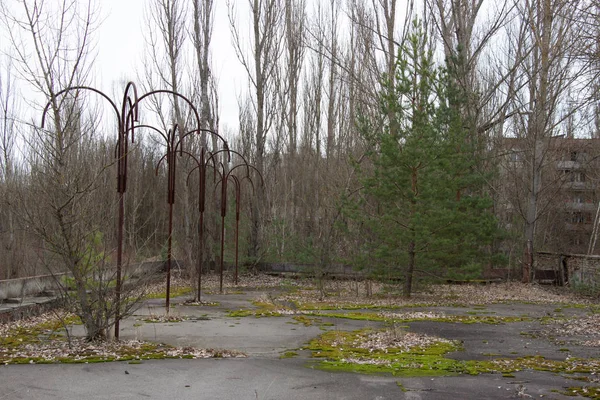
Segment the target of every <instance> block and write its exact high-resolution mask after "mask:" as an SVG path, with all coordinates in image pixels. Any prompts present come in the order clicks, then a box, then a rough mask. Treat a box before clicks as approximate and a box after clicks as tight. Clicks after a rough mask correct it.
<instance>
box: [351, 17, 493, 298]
mask: <svg viewBox="0 0 600 400" xmlns="http://www.w3.org/2000/svg"><path fill="white" fill-rule="evenodd" d="M427 43H428V40H427V37H426V35H425V33H424V31H423V29H422V28H421V26H420V24H419V23H418V22H414V24H413V30H412V34H411V35H410V37H409V40H408V41H407V42H406V44H405V45H404V46H403V47H402V48H401V49H400V50H399V55H398V60H397V73H396V77H395V78H396V79H395V84H394V85H393V87H390V86H389V85H388V86H387V87H385V88H384V90H383V91H382V93H383V94H382V95H381V105H382V107H381V108H382V110H381V122H380V123H379V126H380V128H379V129H377V128H375V123H373V122H372V121H371V122H370V123H366V124H363V126H362V130H363V133H364V136H365V139H366V140H367V141H368V144H369V146H370V152H369V153H368V157H367V160H368V164H367V165H361V166H360V167H359V170H360V174H361V176H362V182H363V191H362V196H361V201H360V202H359V203H358V204H355V206H356V207H355V209H354V210H355V211H359V212H354V213H353V215H354V217H355V218H356V219H358V220H359V221H360V223H361V225H362V226H363V229H364V230H365V232H369V233H370V234H369V235H365V236H367V237H368V238H369V240H368V241H366V250H367V252H368V253H367V254H368V255H369V260H370V262H372V263H374V264H375V265H377V266H379V267H380V268H378V269H377V270H378V271H379V272H380V273H382V272H383V273H385V274H386V275H387V276H394V275H398V274H399V275H400V277H401V278H402V279H403V281H404V287H403V294H404V296H406V297H408V296H410V294H411V291H412V287H413V277H414V276H415V273H417V272H419V273H429V274H433V275H436V276H443V277H446V278H448V277H453V278H457V277H461V278H466V277H470V276H473V275H475V274H478V273H480V271H481V266H482V261H483V260H484V258H483V257H482V255H483V254H484V250H485V248H486V246H487V245H488V244H489V243H490V242H491V240H492V238H493V237H494V235H495V234H496V233H497V228H496V227H497V224H496V221H495V219H494V217H493V215H492V214H491V212H490V207H491V204H492V203H491V200H490V199H489V198H487V197H485V196H483V195H481V192H482V191H481V190H480V188H481V185H482V183H483V180H482V177H481V175H480V173H479V172H478V168H476V166H477V159H476V158H475V157H474V156H473V154H474V153H475V152H474V151H473V149H471V148H470V147H471V141H470V140H468V139H469V138H468V137H467V136H468V130H467V129H465V124H464V121H463V120H462V118H461V116H460V115H461V114H460V112H459V110H457V107H456V105H457V104H459V103H460V91H459V90H457V88H456V87H454V86H453V84H452V82H453V79H451V74H449V73H447V72H444V71H441V70H439V69H438V68H436V66H435V64H434V62H433V54H432V51H431V49H429V48H428V45H427ZM390 116H391V117H390ZM392 124H394V126H393V127H392V126H391V125H392ZM391 132H394V133H391ZM382 267H383V268H382Z"/></svg>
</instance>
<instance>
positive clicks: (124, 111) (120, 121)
mask: <svg viewBox="0 0 600 400" xmlns="http://www.w3.org/2000/svg"><path fill="white" fill-rule="evenodd" d="M73 90H84V91H91V92H93V93H95V94H97V95H99V96H101V97H102V98H104V99H105V100H106V101H108V103H109V104H110V106H111V107H112V109H113V111H114V112H115V114H116V116H117V125H118V129H117V130H118V132H117V146H116V149H115V158H116V159H117V193H119V206H118V208H119V211H118V214H119V217H118V226H117V284H116V289H115V297H116V305H117V307H116V312H115V339H117V340H118V339H119V323H120V319H121V315H120V309H121V294H122V265H123V227H124V219H125V211H124V210H125V207H124V195H125V192H126V191H127V172H128V163H127V161H128V160H127V155H128V151H129V149H128V136H129V134H131V141H132V142H134V137H135V129H136V128H150V129H153V130H154V131H156V132H159V133H160V134H161V136H162V137H163V139H165V141H166V142H167V153H166V154H165V155H164V156H163V157H162V158H161V159H160V160H159V161H158V163H157V167H156V173H158V168H159V165H160V163H161V162H162V160H164V159H166V160H167V163H168V164H169V166H170V167H169V168H168V169H169V184H168V185H169V187H168V199H167V200H168V203H169V254H168V260H167V288H166V308H167V313H168V311H169V302H170V278H171V276H170V272H171V271H170V267H171V237H172V217H173V215H172V214H173V210H172V208H173V203H174V201H175V170H176V167H175V166H176V157H175V155H176V152H177V150H179V152H180V155H182V154H183V152H184V150H183V139H184V138H185V137H187V136H188V135H191V134H193V133H197V134H201V133H205V134H212V135H214V136H216V137H217V138H218V139H220V140H221V141H222V142H223V145H224V150H219V151H218V152H219V153H221V152H227V154H228V161H230V160H231V153H230V149H229V145H228V143H227V141H226V140H225V139H224V138H223V137H222V136H221V135H219V134H218V133H217V132H214V131H212V130H210V129H205V128H201V120H200V114H199V113H198V110H197V109H196V107H195V106H194V104H193V103H192V102H191V101H190V100H189V99H188V98H187V97H185V96H183V95H182V94H180V93H177V92H175V91H172V90H164V89H161V90H153V91H150V92H148V93H145V94H143V95H142V96H138V91H137V87H136V85H135V83H133V82H131V81H130V82H128V83H127V84H126V86H125V90H124V94H123V100H122V103H121V108H120V111H119V107H118V106H117V104H116V103H115V102H114V101H113V100H112V99H111V98H110V97H109V96H107V95H106V94H105V93H104V92H102V91H100V90H98V89H95V88H93V87H90V86H72V87H68V88H65V89H62V90H60V91H59V92H57V93H56V94H54V95H53V96H52V97H51V99H50V100H49V101H48V102H47V104H46V106H45V107H44V111H43V113H42V120H41V128H42V129H43V128H44V126H45V122H46V116H47V113H48V111H49V110H50V107H51V105H52V102H53V101H54V100H55V99H56V98H58V97H59V96H62V95H65V94H67V93H68V92H71V91H73ZM161 94H166V95H171V96H176V97H178V98H180V99H181V100H183V101H184V102H185V103H187V104H188V106H189V107H190V109H191V110H192V112H193V115H194V117H195V120H196V127H197V128H196V129H194V130H192V131H189V132H186V133H184V134H182V135H180V138H179V140H178V141H175V132H176V131H177V130H178V126H177V125H175V126H174V127H173V128H172V129H170V130H169V131H168V132H167V135H166V136H165V135H164V134H163V133H162V132H161V131H160V130H158V129H156V128H155V127H153V126H151V125H138V126H136V122H138V121H139V105H140V103H141V102H142V100H144V99H146V98H148V97H150V96H155V95H161ZM186 153H187V152H186ZM187 154H189V153H187ZM211 157H212V155H211ZM213 163H214V161H213ZM203 172H205V171H203Z"/></svg>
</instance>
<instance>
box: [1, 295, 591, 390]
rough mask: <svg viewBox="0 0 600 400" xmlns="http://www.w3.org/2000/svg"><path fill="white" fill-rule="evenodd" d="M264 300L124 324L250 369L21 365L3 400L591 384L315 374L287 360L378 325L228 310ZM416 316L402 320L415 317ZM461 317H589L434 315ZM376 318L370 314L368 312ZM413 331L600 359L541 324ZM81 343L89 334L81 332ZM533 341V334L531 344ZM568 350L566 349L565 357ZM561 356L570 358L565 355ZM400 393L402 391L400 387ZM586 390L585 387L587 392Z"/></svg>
mask: <svg viewBox="0 0 600 400" xmlns="http://www.w3.org/2000/svg"><path fill="white" fill-rule="evenodd" d="M263 294H264V293H262V292H260V291H248V292H246V293H239V294H229V295H208V296H205V297H204V299H203V300H204V301H210V302H219V306H186V305H182V304H178V303H181V301H183V300H184V299H183V298H181V299H174V300H173V303H175V304H178V305H176V306H174V307H173V308H172V309H171V311H170V314H171V315H179V316H181V317H191V318H192V319H189V320H185V321H183V322H177V323H146V322H144V321H143V320H144V319H145V318H148V317H149V316H152V315H162V314H164V300H161V299H157V300H151V301H148V302H146V303H144V304H143V305H142V307H140V309H139V310H138V311H137V312H136V314H135V315H134V316H133V317H131V318H128V319H126V320H124V321H123V323H122V325H121V328H122V330H121V338H123V339H144V340H149V341H160V342H164V343H167V344H172V345H177V346H196V347H206V348H222V349H230V350H240V351H244V352H246V353H247V354H248V355H249V358H247V359H208V360H160V361H144V362H143V363H142V364H128V363H126V362H117V363H106V364H89V365H86V364H83V365H81V364H79V365H73V364H71V365H16V366H2V367H0V399H2V398H6V399H34V400H37V399H65V400H75V399H81V398H86V399H139V398H148V399H183V400H185V399H253V400H256V399H286V400H295V399H357V400H358V399H361V400H362V399H378V400H385V399H411V400H415V399H417V400H419V399H423V400H449V399H478V400H479V399H516V398H531V397H528V396H532V397H533V398H545V399H558V400H562V399H571V398H572V397H568V396H564V395H562V394H560V393H558V392H557V391H561V390H565V389H566V388H567V387H569V386H582V384H583V382H578V381H575V380H573V379H571V378H570V377H569V376H568V375H561V374H551V373H545V372H539V371H523V372H517V373H515V374H514V376H512V377H503V376H502V375H501V374H483V375H479V376H459V377H445V378H398V377H393V376H369V375H358V374H349V373H329V372H324V371H319V370H316V369H313V368H311V365H314V364H312V363H314V361H313V360H311V359H310V358H309V357H308V354H306V353H307V352H300V355H299V356H298V357H295V358H292V359H279V355H280V354H282V353H283V352H284V351H286V350H291V349H296V348H299V347H301V346H302V345H303V344H305V343H307V342H308V341H309V340H310V339H312V338H314V337H316V336H318V335H319V334H321V333H323V331H322V330H321V329H337V330H356V329H362V328H365V327H378V326H381V325H380V324H378V323H373V322H368V321H357V320H349V319H339V318H332V319H326V318H323V321H324V322H332V323H334V324H335V326H333V327H319V326H318V325H312V326H304V325H303V324H301V323H298V321H295V320H294V319H293V318H292V317H291V316H284V317H268V318H254V317H244V318H232V317H229V316H228V315H227V313H228V311H229V310H237V309H240V308H252V307H253V306H252V304H251V301H252V300H253V299H254V298H256V297H259V296H261V295H263ZM417 310H418V309H416V308H411V309H408V310H404V311H406V312H411V311H417ZM422 310H426V311H439V312H444V313H447V314H455V315H466V314H468V315H473V313H480V314H484V313H488V314H487V315H496V316H502V315H508V316H524V315H528V316H531V317H536V318H538V317H541V316H553V315H555V316H556V315H563V316H565V317H567V318H568V317H577V316H583V315H586V313H587V312H588V310H586V309H575V308H573V309H561V310H558V309H557V307H556V306H552V305H549V306H540V305H532V304H500V305H491V306H486V307H485V308H482V307H469V308H465V307H431V308H426V309H425V308H424V309H422ZM370 311H372V310H370ZM408 325H409V330H411V331H414V332H423V333H429V334H433V335H437V336H441V337H445V338H448V339H456V340H460V341H462V342H463V345H464V348H465V350H464V351H462V352H458V353H455V354H453V355H452V357H454V358H458V359H486V358H491V357H496V356H503V357H518V356H527V355H536V354H539V355H542V356H544V357H547V358H555V359H564V358H565V357H566V356H567V354H569V355H572V356H577V357H585V358H590V357H596V358H597V357H600V354H599V352H598V349H597V348H590V347H584V346H578V345H575V344H568V345H566V346H565V345H561V344H560V343H555V342H553V341H550V340H548V339H547V338H544V337H542V335H538V336H536V332H539V331H541V330H543V329H545V325H543V324H541V323H540V322H539V321H525V322H513V323H507V324H502V325H486V324H470V325H467V324H459V323H439V322H413V323H410V324H408ZM73 333H75V334H83V330H82V327H81V326H76V327H74V328H73ZM523 333H525V334H523ZM563 347H568V350H569V352H568V353H566V352H565V351H564V348H563ZM561 348H563V350H561ZM399 384H400V385H401V386H399ZM586 384H587V383H586Z"/></svg>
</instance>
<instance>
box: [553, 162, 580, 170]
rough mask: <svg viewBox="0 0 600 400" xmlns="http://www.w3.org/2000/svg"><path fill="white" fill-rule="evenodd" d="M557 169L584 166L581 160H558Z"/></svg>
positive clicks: (576, 168) (573, 168) (572, 168)
mask: <svg viewBox="0 0 600 400" xmlns="http://www.w3.org/2000/svg"><path fill="white" fill-rule="evenodd" d="M556 169H558V170H570V171H573V170H580V169H583V166H582V165H581V163H580V162H579V161H557V163H556Z"/></svg>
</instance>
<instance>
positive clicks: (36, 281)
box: [0, 274, 64, 301]
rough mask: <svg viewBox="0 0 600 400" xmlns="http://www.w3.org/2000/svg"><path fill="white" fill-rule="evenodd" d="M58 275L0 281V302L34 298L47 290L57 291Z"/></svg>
mask: <svg viewBox="0 0 600 400" xmlns="http://www.w3.org/2000/svg"><path fill="white" fill-rule="evenodd" d="M62 275H64V274H59V275H39V276H32V277H29V278H17V279H6V280H2V281H0V301H4V300H6V299H10V298H15V297H26V296H36V295H37V294H39V293H42V292H44V291H48V290H57V289H58V284H57V282H56V279H60V276H62Z"/></svg>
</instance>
